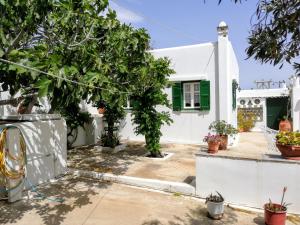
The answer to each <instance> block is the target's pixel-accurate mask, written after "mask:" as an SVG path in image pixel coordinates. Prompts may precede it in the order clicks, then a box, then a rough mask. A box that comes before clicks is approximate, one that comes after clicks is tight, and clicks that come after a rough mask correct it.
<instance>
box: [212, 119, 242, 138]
mask: <svg viewBox="0 0 300 225" xmlns="http://www.w3.org/2000/svg"><path fill="white" fill-rule="evenodd" d="M208 129H209V130H211V131H213V132H214V133H216V134H218V135H230V136H232V135H234V134H237V132H238V131H237V129H235V128H234V127H233V126H232V125H231V124H228V123H227V122H226V121H225V120H216V121H214V122H212V123H211V124H210V125H209V127H208Z"/></svg>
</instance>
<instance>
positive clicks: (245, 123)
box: [237, 110, 256, 131]
mask: <svg viewBox="0 0 300 225" xmlns="http://www.w3.org/2000/svg"><path fill="white" fill-rule="evenodd" d="M255 120H256V116H255V114H254V113H253V112H243V111H240V110H239V111H238V114H237V122H238V128H239V129H242V130H244V131H249V130H251V129H252V128H253V127H254V125H255Z"/></svg>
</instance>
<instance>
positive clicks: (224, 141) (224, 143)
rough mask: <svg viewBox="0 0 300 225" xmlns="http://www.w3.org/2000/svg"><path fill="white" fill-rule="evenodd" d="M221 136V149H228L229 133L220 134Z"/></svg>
mask: <svg viewBox="0 0 300 225" xmlns="http://www.w3.org/2000/svg"><path fill="white" fill-rule="evenodd" d="M219 137H220V138H221V142H220V146H219V150H226V149H227V145H228V135H219Z"/></svg>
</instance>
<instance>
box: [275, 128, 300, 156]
mask: <svg viewBox="0 0 300 225" xmlns="http://www.w3.org/2000/svg"><path fill="white" fill-rule="evenodd" d="M276 146H277V148H278V149H279V151H280V152H281V155H282V157H284V158H286V159H296V160H300V132H285V131H283V132H279V133H278V134H277V135H276Z"/></svg>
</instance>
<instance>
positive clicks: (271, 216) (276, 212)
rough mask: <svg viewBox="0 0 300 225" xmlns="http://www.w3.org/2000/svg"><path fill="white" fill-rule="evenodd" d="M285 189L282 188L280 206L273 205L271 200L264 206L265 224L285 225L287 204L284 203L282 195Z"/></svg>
mask: <svg viewBox="0 0 300 225" xmlns="http://www.w3.org/2000/svg"><path fill="white" fill-rule="evenodd" d="M286 190H287V187H284V188H283V192H282V197H281V202H280V204H276V203H273V202H272V201H271V199H270V200H269V203H266V204H265V205H264V210H265V223H266V224H267V225H285V221H286V211H287V206H288V205H289V204H287V203H285V202H284V195H285V192H286Z"/></svg>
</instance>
